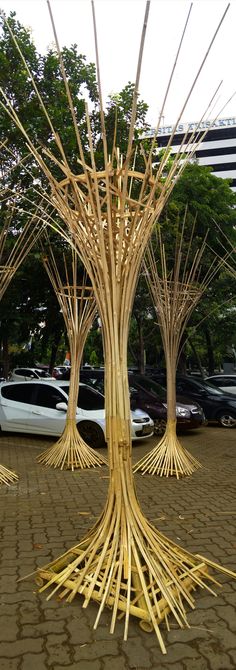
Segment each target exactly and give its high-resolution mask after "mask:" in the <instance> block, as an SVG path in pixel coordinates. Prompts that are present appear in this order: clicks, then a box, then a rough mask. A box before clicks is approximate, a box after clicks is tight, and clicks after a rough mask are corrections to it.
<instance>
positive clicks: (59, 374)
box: [52, 365, 70, 379]
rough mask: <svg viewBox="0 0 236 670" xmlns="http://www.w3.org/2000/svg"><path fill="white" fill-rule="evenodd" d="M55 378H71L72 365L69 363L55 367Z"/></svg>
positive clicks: (53, 372) (53, 373)
mask: <svg viewBox="0 0 236 670" xmlns="http://www.w3.org/2000/svg"><path fill="white" fill-rule="evenodd" d="M52 376H53V377H54V379H70V367H69V366H68V365H57V366H56V367H55V368H53V371H52Z"/></svg>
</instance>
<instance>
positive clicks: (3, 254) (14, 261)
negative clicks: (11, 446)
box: [0, 191, 44, 485]
mask: <svg viewBox="0 0 236 670" xmlns="http://www.w3.org/2000/svg"><path fill="white" fill-rule="evenodd" d="M7 199H8V196H7ZM5 200H6V196H5V191H4V199H2V203H3V209H4V220H3V225H2V228H1V231H0V300H1V299H2V297H3V295H4V293H5V291H6V290H7V288H8V286H9V284H10V282H11V280H12V278H13V277H14V275H15V273H16V271H17V270H18V268H19V266H20V265H21V263H22V262H23V261H24V259H25V258H26V256H27V254H28V253H29V251H30V249H31V248H32V246H33V244H34V243H35V241H36V240H37V238H38V236H39V235H40V233H41V229H42V227H40V229H39V227H38V215H37V212H35V213H34V214H33V216H32V217H30V218H29V219H28V221H27V223H26V224H25V225H24V226H22V225H20V226H17V223H16V222H15V219H14V215H15V213H16V210H15V208H14V207H12V208H10V206H9V203H8V205H7V206H6V202H5ZM9 200H10V198H9ZM40 218H41V217H40ZM43 225H44V224H43ZM13 233H14V234H13ZM17 480H18V475H17V474H16V473H15V472H13V471H11V470H9V469H8V468H6V467H4V466H3V465H0V484H7V485H9V484H12V483H13V482H15V481H17Z"/></svg>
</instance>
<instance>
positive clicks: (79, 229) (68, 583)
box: [3, 2, 235, 653]
mask: <svg viewBox="0 0 236 670" xmlns="http://www.w3.org/2000/svg"><path fill="white" fill-rule="evenodd" d="M149 4H150V3H149V2H147V4H146V10H145V16H144V23H143V30H142V35H141V43H140V51H139V57H138V67H137V76H136V82H135V87H134V96H133V106H132V110H131V121H130V130H129V138H128V142H127V150H126V154H125V156H124V157H123V156H122V155H121V154H120V152H119V149H118V148H117V147H116V137H114V142H113V149H112V151H111V155H109V152H108V144H107V134H106V127H105V117H104V113H103V101H102V93H101V80H100V69H99V59H98V41H97V31H96V21H95V11H94V4H93V3H92V10H93V23H94V36H95V50H96V61H97V75H98V87H99V98H100V118H101V134H102V142H103V159H104V168H103V169H98V167H97V166H96V153H95V151H94V146H93V136H92V131H91V126H90V119H89V115H88V113H87V129H88V143H89V152H90V154H89V161H88V159H86V158H85V153H84V149H83V145H82V141H81V137H80V133H79V127H78V123H77V119H76V115H75V110H74V105H73V100H72V98H71V94H70V88H69V83H68V81H67V79H66V74H65V68H64V63H63V60H62V56H61V52H60V47H59V43H58V39H57V34H56V30H55V26H54V21H53V17H52V12H51V8H50V3H49V2H48V6H49V11H50V16H51V20H52V26H53V31H54V39H55V43H56V45H57V50H58V56H59V59H60V65H61V73H62V77H63V79H64V83H65V90H66V94H67V99H68V105H69V108H70V111H71V117H72V121H73V124H74V131H75V136H76V138H77V143H78V166H79V168H78V174H74V172H73V171H72V169H71V167H70V165H69V162H68V159H67V157H66V154H65V149H64V147H63V146H62V142H61V140H60V137H59V135H58V133H57V132H56V130H55V129H54V127H53V124H52V122H51V119H50V118H49V115H48V112H47V110H46V108H45V105H44V102H43V100H42V98H41V96H40V94H39V92H38V91H37V87H36V84H35V82H34V80H33V77H32V75H31V73H30V72H29V69H28V65H27V63H26V61H25V59H24V57H23V55H22V54H21V51H20V48H19V45H17V42H16V40H15V38H14V35H13V36H12V39H13V41H14V43H15V44H16V46H17V48H18V51H19V53H20V56H21V58H22V61H23V63H24V66H25V67H26V69H27V72H28V73H29V76H30V77H31V80H32V83H33V86H34V90H35V92H36V93H37V95H38V99H39V103H40V105H41V109H43V110H44V113H45V117H46V119H47V122H48V123H49V125H50V128H51V132H52V134H53V138H54V140H55V143H56V147H57V154H56V156H54V155H53V153H52V152H51V151H50V149H49V148H45V149H44V151H43V152H40V149H38V148H37V147H36V146H34V145H33V143H32V141H31V139H30V137H29V135H28V134H27V132H26V130H25V129H24V128H23V126H22V123H21V121H20V119H19V118H18V116H17V112H16V111H15V109H14V108H13V107H12V106H11V103H10V101H8V100H7V98H6V95H5V93H4V92H3V98H4V100H5V101H6V102H7V104H5V107H4V109H5V111H6V112H7V113H8V114H9V115H10V117H11V119H12V121H14V122H15V123H16V124H17V126H18V128H19V129H20V130H21V132H22V133H23V135H24V136H25V138H26V140H27V146H28V148H29V150H30V151H31V152H32V155H33V156H34V159H35V160H36V161H37V163H38V165H39V166H40V168H41V169H42V171H43V173H44V175H45V177H46V179H47V180H48V184H49V185H50V188H51V195H50V200H51V204H52V206H53V207H54V209H55V210H56V212H57V214H58V216H59V217H60V219H61V221H62V223H61V225H59V224H58V222H57V220H55V221H53V222H51V226H52V227H53V228H54V229H56V230H57V231H58V232H59V233H60V234H61V236H62V237H64V238H65V239H67V240H68V241H70V243H71V244H72V245H73V246H74V248H75V249H76V250H77V252H78V254H79V255H80V257H81V259H82V261H83V264H84V266H85V268H86V270H87V273H88V276H89V278H90V280H91V284H92V287H93V291H94V296H95V299H96V302H97V307H98V311H99V315H100V318H101V321H102V332H103V343H104V352H105V399H106V421H107V426H106V437H107V442H108V451H109V472H110V481H109V491H108V497H107V502H106V505H105V509H104V512H103V513H102V515H101V517H100V519H99V520H98V522H97V524H96V526H95V527H94V528H93V529H92V530H91V531H90V533H88V535H87V536H86V537H85V538H84V539H83V540H82V541H81V542H80V543H78V545H77V546H75V547H73V548H72V549H70V550H69V551H68V552H66V553H65V554H64V555H63V556H59V557H58V558H57V559H56V560H55V561H54V562H53V563H50V564H49V565H47V566H44V568H41V569H39V571H38V576H39V579H40V580H43V582H44V585H43V587H42V590H46V589H48V588H50V587H52V593H51V594H50V596H51V595H52V594H53V593H58V592H59V595H60V598H63V597H65V598H66V599H67V600H68V601H69V602H71V601H72V600H73V598H74V597H75V596H76V594H83V595H84V597H85V600H84V607H86V606H87V605H88V603H89V601H90V600H91V599H94V600H96V601H97V603H98V607H99V609H98V615H97V619H96V621H95V627H96V626H97V624H98V622H99V619H100V616H101V613H102V611H103V609H104V607H109V608H111V629H110V630H111V632H113V631H114V628H115V624H116V620H117V618H119V617H120V616H124V638H125V639H127V636H128V626H129V618H130V615H134V616H136V617H137V618H139V619H140V620H141V622H142V626H143V628H144V629H145V630H147V629H150V627H152V626H153V629H154V630H155V632H156V635H157V638H158V641H159V644H160V647H161V649H162V651H163V653H165V651H166V650H165V645H164V641H163V637H162V634H161V631H160V627H159V624H160V622H161V621H162V620H164V621H165V623H166V626H167V627H168V626H169V619H168V613H169V612H170V613H171V614H172V615H173V617H174V619H175V620H176V622H177V623H178V624H179V626H180V627H183V626H185V625H187V608H188V607H193V606H194V597H193V595H194V591H195V589H196V587H204V588H207V589H208V590H209V591H210V592H212V590H211V586H210V585H211V583H215V584H216V583H217V582H216V581H215V579H214V578H213V577H212V576H211V575H210V574H208V571H207V567H206V565H207V561H206V560H205V559H202V558H199V557H197V556H192V555H191V554H189V553H188V552H186V551H185V550H184V549H181V548H180V547H178V545H176V544H175V543H173V542H171V541H170V540H168V538H166V537H165V536H164V535H162V534H161V533H159V532H158V531H157V530H156V529H155V528H154V526H152V525H151V524H150V523H149V522H148V520H147V519H146V518H145V517H144V515H143V513H142V511H141V509H140V506H139V504H138V501H137V496H136V491H135V486H134V480H133V473H132V463H131V449H132V444H131V435H130V402H129V387H128V377H127V341H128V332H129V320H130V315H131V310H132V303H133V297H134V292H135V287H136V282H137V278H138V273H139V269H140V265H141V261H142V257H143V254H144V250H145V248H146V245H147V242H148V240H149V237H150V234H151V231H152V228H153V225H154V223H156V221H157V220H158V218H159V216H160V214H161V212H162V210H163V207H164V205H165V203H166V201H167V199H168V197H169V194H170V192H171V190H172V189H173V187H174V183H175V181H176V179H177V178H178V177H179V175H180V174H181V172H182V170H183V169H184V165H185V164H186V162H187V160H190V159H191V156H192V154H191V152H190V153H189V154H188V157H187V159H186V157H184V156H183V155H182V153H179V154H178V155H177V156H176V157H175V159H174V161H173V163H172V165H171V168H170V170H169V171H168V174H167V176H166V178H165V179H163V173H164V171H165V169H166V164H167V161H168V157H169V146H171V141H172V137H171V138H170V145H168V147H167V150H166V151H165V152H164V156H163V158H162V159H161V160H160V164H159V166H158V169H157V170H156V172H155V174H153V170H152V156H153V148H154V144H155V140H156V137H157V135H158V128H159V125H160V122H161V115H162V114H163V108H164V103H163V106H162V109H161V113H160V118H159V122H158V124H157V129H156V134H155V137H154V140H153V142H152V143H151V148H150V151H149V153H148V155H147V156H146V155H144V159H143V169H142V170H141V169H140V171H139V170H137V169H135V166H134V159H133V156H134V143H133V137H134V126H135V118H136V109H137V99H138V87H139V79H140V70H141V62H142V53H143V47H144V38H145V33H146V27H147V21H148V12H149ZM221 22H222V21H221ZM185 27H186V26H185ZM9 30H10V32H11V29H10V27H9ZM218 30H219V26H218V28H217V30H216V32H215V35H214V36H213V40H212V42H211V45H212V44H213V42H214V38H215V36H216V34H217V32H218ZM184 32H185V28H184ZM11 34H12V33H11ZM181 43H182V38H181ZM211 45H210V46H211ZM180 46H181V44H180ZM209 50H210V49H209V48H208V50H207V53H206V55H205V57H204V59H203V61H202V64H201V66H200V68H199V72H198V75H197V76H196V77H195V80H194V84H193V85H192V86H191V89H190V92H189V95H188V96H187V98H186V104H187V101H188V99H189V97H190V94H191V92H192V90H193V87H194V85H195V83H196V81H197V79H198V76H199V74H200V71H201V69H202V67H203V64H204V62H205V60H206V57H207V54H208V53H209ZM176 62H177V58H176V59H175V65H176ZM175 65H174V68H173V71H172V73H173V72H174V69H175ZM171 80H172V74H171V77H170V81H169V84H168V88H167V93H168V90H169V86H170V83H171ZM167 93H166V96H165V100H166V97H167ZM165 100H164V102H165ZM182 112H183V109H182V110H181V114H182ZM178 121H179V119H178V120H177V123H178ZM175 128H176V126H175V127H174V129H173V133H174V132H175ZM202 137H203V136H202V135H201V139H202ZM190 141H191V142H193V137H191V138H190ZM199 141H200V137H199ZM183 142H186V137H184V139H183ZM194 151H196V143H195V144H194V146H193V152H194ZM144 153H145V152H144ZM58 156H59V158H58ZM53 166H55V168H56V169H55V171H54V169H53ZM59 170H61V179H59V178H58V172H59ZM213 567H216V568H217V567H218V568H219V566H215V565H214V566H213ZM219 569H222V570H223V571H224V572H226V573H227V574H228V575H231V576H232V574H233V573H230V572H229V571H227V570H225V569H223V568H219ZM233 576H235V575H233ZM50 596H49V597H50Z"/></svg>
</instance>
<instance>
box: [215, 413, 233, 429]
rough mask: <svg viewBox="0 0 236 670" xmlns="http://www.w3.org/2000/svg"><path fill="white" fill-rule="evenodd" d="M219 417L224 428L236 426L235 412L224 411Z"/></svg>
mask: <svg viewBox="0 0 236 670" xmlns="http://www.w3.org/2000/svg"><path fill="white" fill-rule="evenodd" d="M217 419H218V421H219V424H220V425H221V426H222V427H223V428H235V426H236V415H235V414H234V413H233V412H230V413H229V412H223V413H222V414H220V415H219V416H218V417H217Z"/></svg>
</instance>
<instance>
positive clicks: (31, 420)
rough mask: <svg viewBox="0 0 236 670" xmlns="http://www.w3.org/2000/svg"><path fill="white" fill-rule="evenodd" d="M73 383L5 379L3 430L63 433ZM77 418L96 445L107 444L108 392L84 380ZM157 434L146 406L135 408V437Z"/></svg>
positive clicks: (0, 396)
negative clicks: (105, 395) (106, 403)
mask: <svg viewBox="0 0 236 670" xmlns="http://www.w3.org/2000/svg"><path fill="white" fill-rule="evenodd" d="M68 393H69V383H68V382H66V381H60V380H54V381H52V382H51V381H50V380H49V381H47V380H45V381H43V380H41V381H40V380H38V381H37V380H35V381H26V382H2V383H1V384H0V428H1V430H5V431H11V432H21V433H37V434H40V435H55V436H59V435H61V434H62V432H63V429H64V427H65V422H66V413H67V403H68ZM76 422H77V427H78V429H79V432H80V435H81V436H82V437H83V439H84V440H85V442H87V444H89V445H91V446H93V447H102V446H104V445H105V409H104V396H103V395H102V394H101V393H99V391H96V390H95V389H93V388H91V387H90V386H88V385H87V384H80V386H79V396H78V406H77V410H76ZM152 434H153V421H152V419H150V417H149V415H148V414H147V413H146V412H144V411H143V410H140V409H136V410H135V411H132V412H131V437H132V440H140V439H143V438H147V437H149V436H151V435H152Z"/></svg>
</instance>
